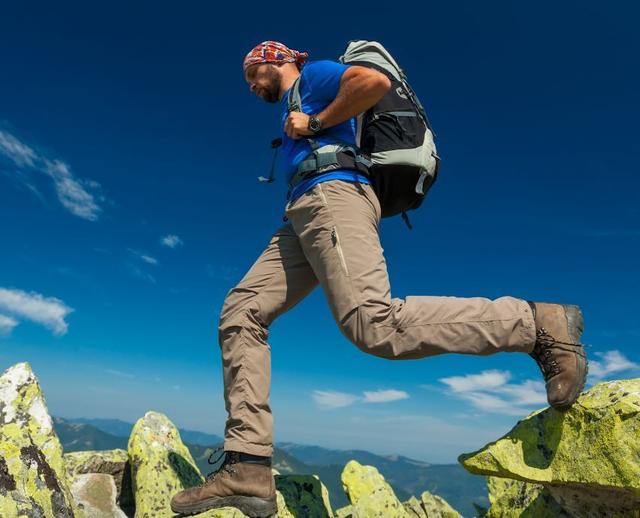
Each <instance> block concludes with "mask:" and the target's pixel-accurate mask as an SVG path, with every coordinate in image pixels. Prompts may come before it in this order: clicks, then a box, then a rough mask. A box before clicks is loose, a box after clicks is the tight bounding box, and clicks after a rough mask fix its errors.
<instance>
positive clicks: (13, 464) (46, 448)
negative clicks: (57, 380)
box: [0, 362, 83, 518]
mask: <svg viewBox="0 0 640 518" xmlns="http://www.w3.org/2000/svg"><path fill="white" fill-rule="evenodd" d="M0 515H1V516H3V517H4V516H7V517H11V516H21V515H24V516H51V517H54V516H55V517H56V518H70V517H74V518H78V517H81V516H83V513H82V511H81V510H80V509H79V508H78V506H77V505H76V503H75V502H74V500H73V497H72V495H71V491H70V489H69V485H68V483H67V478H66V472H65V467H64V461H63V459H62V446H61V445H60V441H59V440H58V437H57V436H56V434H55V432H54V431H53V424H52V421H51V417H50V416H49V413H48V411H47V406H46V403H45V400H44V396H43V394H42V391H41V389H40V385H39V384H38V381H37V379H36V377H35V375H34V374H33V371H32V370H31V367H30V365H29V364H28V363H26V362H25V363H19V364H16V365H14V366H13V367H11V368H9V369H7V370H6V371H5V372H4V374H3V375H2V376H1V377H0Z"/></svg>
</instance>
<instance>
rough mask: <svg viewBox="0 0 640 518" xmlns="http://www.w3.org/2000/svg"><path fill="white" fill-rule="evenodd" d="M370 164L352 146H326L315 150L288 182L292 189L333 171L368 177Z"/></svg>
mask: <svg viewBox="0 0 640 518" xmlns="http://www.w3.org/2000/svg"><path fill="white" fill-rule="evenodd" d="M371 165H372V162H371V160H369V158H367V157H366V156H365V155H363V154H361V153H359V152H358V150H357V149H356V148H355V147H353V146H348V145H345V144H326V145H324V146H321V147H318V148H317V149H315V150H314V151H313V152H312V153H311V154H310V155H309V156H308V157H307V158H305V159H304V160H303V161H302V162H300V164H298V168H297V169H296V172H295V174H294V175H293V177H292V178H291V181H290V182H289V187H291V188H293V187H295V186H296V185H297V184H299V183H300V182H301V181H303V180H306V179H308V178H313V177H314V176H318V175H320V174H323V173H326V172H329V171H333V170H335V169H350V170H355V171H358V172H360V173H362V174H365V175H367V176H368V175H369V168H370V167H371Z"/></svg>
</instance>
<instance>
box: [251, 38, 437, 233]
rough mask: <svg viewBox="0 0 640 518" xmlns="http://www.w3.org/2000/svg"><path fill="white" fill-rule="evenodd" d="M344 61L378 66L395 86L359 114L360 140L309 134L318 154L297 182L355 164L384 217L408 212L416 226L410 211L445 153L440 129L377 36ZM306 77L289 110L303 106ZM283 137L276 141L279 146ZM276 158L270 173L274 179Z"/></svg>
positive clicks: (353, 45)
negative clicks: (326, 140)
mask: <svg viewBox="0 0 640 518" xmlns="http://www.w3.org/2000/svg"><path fill="white" fill-rule="evenodd" d="M338 61H339V62H340V63H343V64H349V65H359V66H365V67H369V68H373V69H375V70H377V71H378V72H381V73H383V74H384V75H385V76H387V77H388V78H389V80H390V81H391V88H390V89H389V91H388V92H387V93H386V94H385V95H384V96H383V97H382V99H380V101H378V103H376V104H375V105H374V106H372V107H371V108H369V109H368V110H367V111H366V112H365V113H362V114H360V115H358V117H357V118H356V145H355V146H353V145H352V144H349V143H347V142H341V141H336V142H335V143H334V144H326V145H323V146H320V145H319V144H318V143H317V142H316V141H315V140H314V139H313V138H310V137H305V138H306V139H307V141H308V142H309V145H310V146H311V150H312V153H311V154H310V155H309V156H308V157H307V158H305V159H304V160H303V161H302V162H301V163H300V164H299V165H298V168H297V170H296V172H295V174H294V175H293V178H292V179H291V182H294V181H299V180H300V179H302V178H309V177H311V176H314V175H317V174H322V173H324V172H327V171H331V170H333V169H355V170H359V171H360V172H363V173H365V174H366V175H367V176H368V177H369V179H370V180H371V182H372V186H373V188H374V190H375V192H376V195H377V197H378V200H379V201H380V207H381V210H382V217H383V218H386V217H390V216H395V215H397V214H402V217H403V219H404V220H405V222H406V224H407V226H409V228H412V227H411V224H410V223H409V218H408V216H407V213H406V211H408V210H414V209H417V208H418V207H420V205H421V204H422V202H423V201H424V197H425V195H426V193H427V191H428V190H429V188H430V187H431V186H432V185H433V183H434V182H435V180H436V178H437V176H438V171H439V166H440V157H439V156H438V154H437V151H436V146H435V142H434V138H435V133H434V132H433V130H432V129H431V124H430V123H429V119H428V118H427V114H426V113H425V110H424V108H423V107H422V104H421V103H420V101H419V100H418V97H417V96H416V94H415V92H414V91H413V90H412V88H411V87H410V86H409V84H408V82H407V78H406V76H405V75H404V72H403V71H402V69H401V68H400V67H399V66H398V64H397V63H396V61H395V60H394V58H393V57H392V56H391V54H389V52H388V51H387V50H386V49H385V48H384V47H383V46H382V45H381V44H380V43H378V42H376V41H367V40H352V41H350V42H349V43H348V45H347V48H346V49H345V52H344V54H343V55H342V56H340V57H339V58H338ZM301 77H302V76H300V77H299V78H298V79H296V81H295V82H294V83H293V85H292V86H291V89H290V92H289V97H288V102H287V109H288V111H289V112H291V111H300V108H301V106H302V103H301V100H300V79H301ZM281 144H282V140H281V139H275V140H274V141H273V142H272V143H271V146H272V148H277V147H279V146H280V145H281ZM274 164H275V155H274V163H273V164H272V167H271V174H270V176H269V177H268V178H265V177H262V176H261V177H259V180H260V181H264V182H272V181H273V179H274Z"/></svg>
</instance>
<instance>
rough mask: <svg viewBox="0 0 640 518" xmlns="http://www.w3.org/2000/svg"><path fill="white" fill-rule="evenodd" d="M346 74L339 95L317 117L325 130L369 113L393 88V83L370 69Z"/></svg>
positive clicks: (349, 70) (349, 71) (350, 71)
mask: <svg viewBox="0 0 640 518" xmlns="http://www.w3.org/2000/svg"><path fill="white" fill-rule="evenodd" d="M354 68H362V67H352V68H350V69H347V71H346V72H345V73H344V76H343V80H342V82H341V83H340V89H339V90H338V95H337V96H336V98H335V99H334V100H333V102H332V103H331V104H329V106H327V107H326V108H325V109H324V110H323V111H322V112H320V113H319V114H317V117H318V118H319V119H320V120H321V121H322V127H323V128H330V127H331V126H335V125H336V124H340V123H341V122H344V121H346V120H348V119H350V118H351V117H355V116H356V115H359V114H361V113H362V112H365V111H367V110H368V109H369V108H371V107H372V106H373V105H374V104H376V103H377V102H378V101H379V100H380V99H382V97H383V96H384V94H385V93H387V91H388V90H389V88H390V87H391V82H390V81H389V79H388V78H387V77H386V76H384V75H383V74H381V73H379V72H375V71H371V70H369V69H365V70H362V71H356V70H354V71H352V70H353V69H354Z"/></svg>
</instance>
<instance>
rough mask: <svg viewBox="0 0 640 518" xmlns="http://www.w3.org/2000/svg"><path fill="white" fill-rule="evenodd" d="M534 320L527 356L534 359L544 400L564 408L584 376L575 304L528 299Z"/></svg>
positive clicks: (575, 395) (581, 385)
mask: <svg viewBox="0 0 640 518" xmlns="http://www.w3.org/2000/svg"><path fill="white" fill-rule="evenodd" d="M529 304H530V305H531V308H532V309H533V317H534V320H535V324H536V343H535V346H534V348H533V351H532V352H531V353H529V354H530V356H532V357H533V359H534V360H535V361H536V362H537V363H538V366H539V367H540V370H541V371H542V374H543V376H544V381H545V382H546V388H547V401H548V402H549V404H550V405H551V406H552V407H553V408H555V409H556V410H560V411H564V410H567V409H569V407H570V406H571V405H572V404H573V403H574V402H575V400H576V399H578V396H579V395H580V393H581V392H582V389H583V388H584V384H585V381H586V378H587V356H586V354H585V352H584V348H583V347H582V345H581V344H580V335H582V330H583V328H584V321H583V318H582V313H581V312H580V308H579V307H578V306H574V305H570V304H547V303H542V302H536V303H533V302H529Z"/></svg>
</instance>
